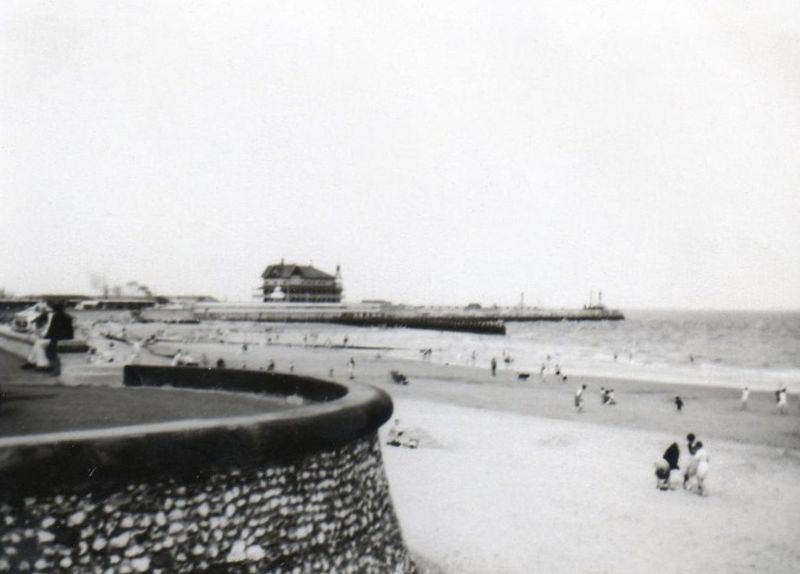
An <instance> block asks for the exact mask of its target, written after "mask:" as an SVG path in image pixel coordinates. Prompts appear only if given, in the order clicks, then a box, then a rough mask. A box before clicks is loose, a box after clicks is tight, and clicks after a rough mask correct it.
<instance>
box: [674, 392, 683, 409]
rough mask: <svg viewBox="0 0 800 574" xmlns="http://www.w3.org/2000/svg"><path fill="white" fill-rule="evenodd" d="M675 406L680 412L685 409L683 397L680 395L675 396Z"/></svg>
mask: <svg viewBox="0 0 800 574" xmlns="http://www.w3.org/2000/svg"><path fill="white" fill-rule="evenodd" d="M675 408H676V409H678V412H681V411H682V410H683V399H681V398H680V397H679V396H676V397H675Z"/></svg>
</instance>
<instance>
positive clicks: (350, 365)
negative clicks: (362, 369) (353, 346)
mask: <svg viewBox="0 0 800 574" xmlns="http://www.w3.org/2000/svg"><path fill="white" fill-rule="evenodd" d="M355 369H356V360H355V359H354V358H353V357H350V360H349V361H347V372H348V373H350V380H352V379H355V378H356V376H355V373H354V371H355Z"/></svg>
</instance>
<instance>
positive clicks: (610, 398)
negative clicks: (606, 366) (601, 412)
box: [606, 389, 617, 406]
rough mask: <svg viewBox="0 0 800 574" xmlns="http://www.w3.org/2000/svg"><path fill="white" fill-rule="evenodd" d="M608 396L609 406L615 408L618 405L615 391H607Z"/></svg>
mask: <svg viewBox="0 0 800 574" xmlns="http://www.w3.org/2000/svg"><path fill="white" fill-rule="evenodd" d="M606 395H608V402H606V404H607V405H611V406H613V405H616V404H617V400H616V399H615V398H614V389H606Z"/></svg>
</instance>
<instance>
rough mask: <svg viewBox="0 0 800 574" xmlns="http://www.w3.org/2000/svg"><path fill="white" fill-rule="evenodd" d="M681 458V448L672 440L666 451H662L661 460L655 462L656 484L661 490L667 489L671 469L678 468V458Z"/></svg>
mask: <svg viewBox="0 0 800 574" xmlns="http://www.w3.org/2000/svg"><path fill="white" fill-rule="evenodd" d="M680 458H681V449H680V447H679V446H678V443H676V442H673V443H672V444H671V445H669V447H668V448H667V450H666V451H664V456H663V457H662V459H663V460H660V461H658V462H657V463H656V478H657V479H658V482H657V483H656V486H657V487H658V488H659V489H661V490H667V489H669V476H670V473H671V472H672V471H673V470H680V467H679V466H678V460H680Z"/></svg>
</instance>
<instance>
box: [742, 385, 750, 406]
mask: <svg viewBox="0 0 800 574" xmlns="http://www.w3.org/2000/svg"><path fill="white" fill-rule="evenodd" d="M749 398H750V389H748V388H747V387H745V388H743V389H742V410H745V409H746V408H747V399H749Z"/></svg>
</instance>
